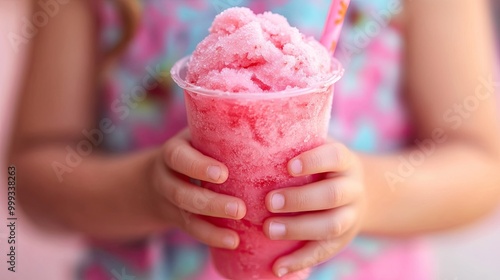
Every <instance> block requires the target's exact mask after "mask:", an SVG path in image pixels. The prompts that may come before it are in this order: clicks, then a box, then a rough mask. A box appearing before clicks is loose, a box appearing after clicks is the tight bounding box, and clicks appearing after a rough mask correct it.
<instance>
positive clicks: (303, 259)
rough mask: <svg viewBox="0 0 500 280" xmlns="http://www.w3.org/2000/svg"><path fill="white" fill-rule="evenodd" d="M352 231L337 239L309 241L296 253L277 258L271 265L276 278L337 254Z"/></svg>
mask: <svg viewBox="0 0 500 280" xmlns="http://www.w3.org/2000/svg"><path fill="white" fill-rule="evenodd" d="M354 232H355V231H354V230H352V231H350V232H349V233H348V234H345V235H343V236H342V237H341V238H339V239H333V240H322V241H310V242H308V243H306V244H305V245H304V246H303V247H302V248H300V249H298V250H297V251H295V252H293V253H291V254H289V255H286V256H284V257H281V258H279V259H278V260H276V262H275V263H274V264H273V271H274V273H275V274H276V275H277V276H278V277H283V276H284V275H286V274H289V273H293V272H296V271H300V270H303V269H305V268H309V267H312V266H315V265H318V264H320V263H322V262H324V261H326V260H328V259H330V258H332V257H333V256H335V255H336V254H338V253H339V252H340V251H341V250H342V249H343V248H344V247H345V246H346V245H347V244H348V243H349V242H350V241H351V240H352V238H353V236H354V235H355V234H354Z"/></svg>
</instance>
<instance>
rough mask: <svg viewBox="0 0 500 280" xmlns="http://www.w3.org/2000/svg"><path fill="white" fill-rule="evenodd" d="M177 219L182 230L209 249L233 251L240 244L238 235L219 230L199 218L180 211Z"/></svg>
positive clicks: (228, 230) (223, 229)
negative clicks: (209, 247)
mask: <svg viewBox="0 0 500 280" xmlns="http://www.w3.org/2000/svg"><path fill="white" fill-rule="evenodd" d="M179 214H180V215H178V217H179V218H180V219H181V221H179V226H180V228H181V229H182V230H184V231H185V232H187V233H188V234H190V235H191V236H193V237H194V238H196V239H197V240H199V241H200V242H202V243H205V244H207V245H208V246H211V247H217V248H226V249H235V248H236V247H238V245H239V243H240V238H239V236H238V234H237V233H236V232H235V231H233V230H230V229H225V228H219V227H216V226H214V225H213V224H211V223H209V222H207V221H205V220H203V219H201V218H200V217H198V216H196V215H194V214H192V213H189V212H187V211H184V210H180V213H179Z"/></svg>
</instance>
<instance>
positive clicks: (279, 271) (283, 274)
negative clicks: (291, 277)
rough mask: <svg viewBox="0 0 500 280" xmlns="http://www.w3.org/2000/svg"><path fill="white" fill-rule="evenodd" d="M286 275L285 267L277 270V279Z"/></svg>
mask: <svg viewBox="0 0 500 280" xmlns="http://www.w3.org/2000/svg"><path fill="white" fill-rule="evenodd" d="M286 274H288V269H286V268H285V267H282V268H280V269H278V277H283V276H285V275H286Z"/></svg>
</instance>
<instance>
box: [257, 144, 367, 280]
mask: <svg viewBox="0 0 500 280" xmlns="http://www.w3.org/2000/svg"><path fill="white" fill-rule="evenodd" d="M288 170H289V172H290V174H291V175H293V176H303V175H309V174H318V173H326V172H328V173H327V174H326V178H325V179H324V180H322V181H319V182H315V183H312V184H308V185H305V186H302V187H291V188H284V189H280V190H275V191H272V192H270V193H269V194H267V196H266V206H267V208H268V209H269V211H271V212H273V213H297V216H291V217H271V218H269V219H267V220H266V221H265V223H264V227H263V228H264V232H265V233H266V235H267V236H268V237H269V238H271V239H273V240H279V239H287V240H307V241H309V242H307V243H306V245H305V246H304V247H303V248H301V249H298V250H297V251H295V252H293V253H291V254H289V255H287V256H284V257H282V258H280V259H278V260H277V261H276V262H275V263H274V266H273V270H274V272H275V273H276V274H277V275H278V276H283V275H284V274H287V273H291V272H295V271H299V270H303V269H306V268H308V267H311V266H314V265H316V264H318V263H320V262H323V261H326V260H327V259H329V258H331V257H333V256H334V255H336V254H337V253H338V252H339V251H340V250H341V249H342V248H343V247H345V246H346V245H347V244H348V243H349V242H350V241H351V240H352V239H353V238H354V237H355V236H356V234H357V233H358V231H359V228H360V224H361V220H362V218H363V213H364V208H365V202H364V201H365V199H364V197H365V195H364V185H363V179H362V168H361V163H360V161H359V159H358V158H357V156H356V155H354V154H353V153H352V152H351V151H349V150H348V149H347V148H346V147H345V146H343V145H342V144H339V143H333V142H329V143H327V144H325V145H322V146H320V147H317V148H315V149H312V150H310V151H307V152H304V153H302V154H301V155H299V156H297V157H295V158H294V159H292V160H290V161H289V163H288Z"/></svg>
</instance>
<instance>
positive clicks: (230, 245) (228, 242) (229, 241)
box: [222, 236, 236, 248]
mask: <svg viewBox="0 0 500 280" xmlns="http://www.w3.org/2000/svg"><path fill="white" fill-rule="evenodd" d="M222 244H224V246H226V247H227V248H234V245H236V240H234V238H233V237H232V236H225V237H224V238H222Z"/></svg>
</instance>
